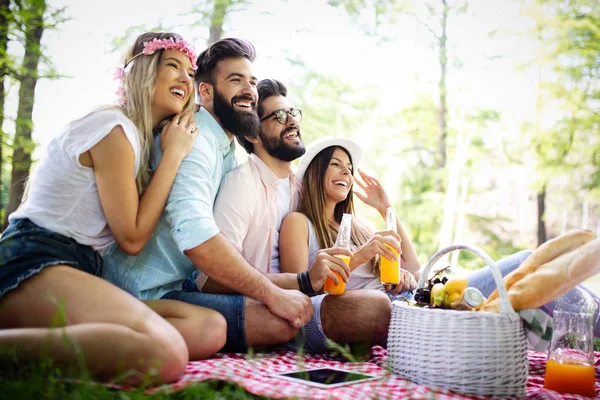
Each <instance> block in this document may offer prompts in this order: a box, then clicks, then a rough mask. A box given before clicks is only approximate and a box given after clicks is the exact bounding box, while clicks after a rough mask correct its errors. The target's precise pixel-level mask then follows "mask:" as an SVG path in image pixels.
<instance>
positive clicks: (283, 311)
mask: <svg viewBox="0 0 600 400" xmlns="http://www.w3.org/2000/svg"><path fill="white" fill-rule="evenodd" d="M264 304H265V306H267V308H268V309H269V311H270V312H271V313H272V314H274V315H276V316H278V317H279V318H282V319H285V320H287V321H288V322H289V323H290V325H292V326H293V327H294V328H301V327H303V326H304V325H306V324H307V323H308V321H310V319H311V318H312V316H313V312H314V310H313V306H312V302H311V301H310V297H308V296H306V295H304V294H302V293H301V292H299V291H297V290H284V289H279V288H277V289H275V296H272V297H271V299H270V301H269V302H265V303H264Z"/></svg>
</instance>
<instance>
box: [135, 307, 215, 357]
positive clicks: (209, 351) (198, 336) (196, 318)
mask: <svg viewBox="0 0 600 400" xmlns="http://www.w3.org/2000/svg"><path fill="white" fill-rule="evenodd" d="M144 303H145V304H146V305H147V306H148V307H150V308H151V309H152V310H154V311H156V312H157V313H158V315H160V316H161V317H163V318H165V319H166V320H167V321H169V322H170V323H171V324H172V325H173V326H174V327H175V328H177V330H178V331H179V333H181V335H182V336H183V339H184V340H185V342H186V344H187V346H188V351H189V353H190V360H203V359H205V358H208V357H210V356H212V355H213V354H215V353H216V352H217V351H219V350H221V348H223V346H224V345H225V341H226V339H227V323H226V322H225V317H223V316H222V315H221V314H219V313H218V312H216V311H214V310H211V309H208V308H204V307H199V306H195V305H192V304H188V303H185V302H183V301H177V300H147V301H144Z"/></svg>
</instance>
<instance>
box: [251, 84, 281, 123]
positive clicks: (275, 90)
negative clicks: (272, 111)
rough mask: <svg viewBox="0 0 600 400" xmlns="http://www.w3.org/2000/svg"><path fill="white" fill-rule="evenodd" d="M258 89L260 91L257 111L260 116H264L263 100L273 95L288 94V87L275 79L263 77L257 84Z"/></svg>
mask: <svg viewBox="0 0 600 400" xmlns="http://www.w3.org/2000/svg"><path fill="white" fill-rule="evenodd" d="M256 90H257V91H258V104H257V109H256V110H257V111H258V117H259V118H263V117H264V115H263V114H264V112H265V109H264V107H263V102H264V101H265V100H266V99H268V98H269V97H271V96H283V97H286V96H287V88H286V87H285V85H284V84H283V83H281V82H279V81H278V80H275V79H263V80H262V81H260V82H258V85H256Z"/></svg>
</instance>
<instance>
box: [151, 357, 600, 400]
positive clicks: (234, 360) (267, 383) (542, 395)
mask: <svg viewBox="0 0 600 400" xmlns="http://www.w3.org/2000/svg"><path fill="white" fill-rule="evenodd" d="M595 356H596V363H595V365H596V392H597V393H598V392H599V391H600V353H595ZM528 359H529V379H528V381H527V398H529V399H583V398H584V397H581V396H575V395H560V394H558V393H556V392H554V391H550V390H546V389H544V371H545V367H546V354H544V353H538V352H532V351H530V352H529V353H528ZM386 361H387V352H386V350H385V349H383V348H381V347H379V346H374V347H373V348H372V349H371V354H370V357H369V359H368V360H367V361H365V362H359V363H349V362H347V361H343V360H342V359H339V358H334V357H331V356H328V355H306V356H302V357H300V356H299V355H298V354H297V353H295V352H292V351H278V352H272V353H265V354H259V355H254V356H251V355H245V354H225V353H220V354H217V355H216V356H215V357H214V358H212V359H210V360H204V361H193V362H190V363H189V364H188V366H187V370H186V372H185V375H184V376H183V377H182V378H181V379H180V380H179V381H178V382H176V383H174V384H171V385H167V386H163V387H161V388H155V389H152V390H151V392H155V391H164V390H168V391H176V390H180V389H182V388H185V387H186V386H189V385H190V384H192V383H193V382H201V381H205V380H209V379H218V380H224V381H229V382H233V383H235V384H237V385H240V386H243V387H244V388H245V389H246V390H248V391H249V392H250V393H253V394H255V395H259V396H266V397H271V398H275V399H283V398H290V397H294V398H298V399H349V400H350V399H352V400H354V399H367V398H376V399H402V398H411V399H431V398H436V399H440V400H448V399H475V397H468V396H461V395H459V394H456V393H453V392H450V391H447V390H434V389H430V388H427V387H425V386H421V385H417V384H414V383H412V382H409V381H406V380H404V379H401V378H399V377H397V376H395V375H394V374H392V373H390V372H388V371H387V370H386ZM319 367H337V368H344V369H348V370H352V371H357V372H365V373H369V374H373V375H377V376H384V378H383V379H379V380H375V381H371V382H364V383H357V384H354V385H348V386H342V387H339V388H331V389H318V388H313V387H311V386H307V385H303V384H301V383H295V382H289V381H285V380H281V379H277V378H270V377H269V375H270V374H273V373H277V372H285V371H294V370H297V369H300V368H319ZM597 398H600V397H597Z"/></svg>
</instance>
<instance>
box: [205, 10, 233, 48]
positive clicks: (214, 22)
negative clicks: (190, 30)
mask: <svg viewBox="0 0 600 400" xmlns="http://www.w3.org/2000/svg"><path fill="white" fill-rule="evenodd" d="M230 3H231V0H214V8H213V13H212V16H211V18H210V35H209V37H208V42H207V45H209V46H210V45H211V44H213V43H215V42H217V41H219V40H220V39H221V37H223V22H224V21H225V15H227V7H228V6H229V4H230Z"/></svg>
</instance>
